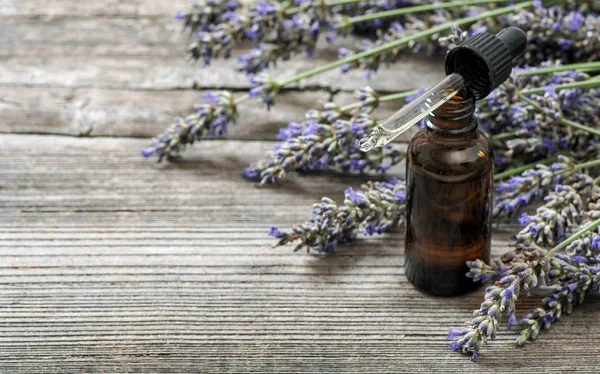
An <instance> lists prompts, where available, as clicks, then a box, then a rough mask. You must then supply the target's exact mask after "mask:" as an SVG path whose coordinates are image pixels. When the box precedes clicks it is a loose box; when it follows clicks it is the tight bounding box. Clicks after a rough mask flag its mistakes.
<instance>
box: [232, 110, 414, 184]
mask: <svg viewBox="0 0 600 374" xmlns="http://www.w3.org/2000/svg"><path fill="white" fill-rule="evenodd" d="M328 104H333V103H328ZM375 125H376V121H375V120H374V119H373V118H372V117H370V116H368V115H366V114H362V115H358V116H355V117H353V118H352V119H351V120H343V119H337V120H336V121H335V122H334V123H332V124H329V123H320V122H315V121H313V120H308V121H307V123H306V124H303V125H300V128H301V130H300V134H298V135H297V136H293V137H290V138H288V139H286V140H285V141H284V142H283V143H281V144H279V145H277V147H276V149H275V150H274V151H272V152H269V153H268V154H267V156H266V158H265V159H264V160H260V161H258V162H255V163H253V164H252V165H250V166H249V167H248V168H246V169H244V172H243V174H244V176H245V177H246V178H248V179H252V180H260V184H261V186H263V185H264V184H266V183H276V182H279V181H281V180H282V179H285V178H286V177H287V175H288V174H289V173H290V172H291V171H307V170H317V169H325V168H331V167H338V168H340V169H342V170H343V171H354V172H359V173H363V172H365V171H367V170H374V171H378V172H382V173H384V172H385V171H387V170H388V169H389V168H390V167H391V166H392V165H395V164H397V163H399V162H400V161H401V160H403V159H404V152H403V151H401V150H400V148H399V147H398V146H397V145H395V144H388V145H386V146H384V147H381V148H378V149H377V150H375V151H374V152H369V153H365V152H361V151H360V150H359V149H358V147H357V145H356V144H357V140H358V139H360V138H361V137H362V136H363V134H365V133H367V132H369V131H370V130H371V129H372V128H373V127H374V126H375ZM288 131H291V130H289V129H288Z"/></svg>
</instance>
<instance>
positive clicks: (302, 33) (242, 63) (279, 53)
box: [185, 0, 391, 74]
mask: <svg viewBox="0 0 600 374" xmlns="http://www.w3.org/2000/svg"><path fill="white" fill-rule="evenodd" d="M356 3H357V4H358V3H360V2H356ZM335 4H336V3H335V2H332V3H319V5H318V7H317V5H316V4H312V2H305V3H304V4H302V7H300V8H290V5H291V3H290V2H287V3H278V2H273V1H269V0H260V1H257V2H255V3H253V4H252V6H251V7H250V9H249V12H248V14H245V13H242V12H233V11H226V12H224V13H223V14H222V15H220V19H221V21H222V22H221V23H210V24H208V25H203V26H202V27H198V25H196V26H195V27H193V29H194V30H197V32H195V33H192V36H193V37H194V38H195V39H196V40H194V41H193V42H192V44H191V45H190V46H189V48H188V52H189V55H190V57H191V58H192V59H193V60H202V61H203V63H204V65H208V64H210V62H211V60H212V59H213V58H215V57H219V56H221V55H222V56H223V57H225V58H228V57H230V55H231V50H232V47H233V45H234V44H237V43H239V42H240V41H241V40H244V39H248V40H252V41H254V42H259V43H260V44H258V45H257V46H256V47H254V49H253V50H252V51H251V52H250V53H248V54H243V55H240V56H239V58H238V63H239V70H242V71H245V72H247V73H250V74H256V73H259V72H260V71H262V70H263V69H265V68H267V67H268V66H270V65H274V64H276V62H277V61H278V60H280V59H283V60H287V59H289V58H290V57H291V55H293V54H295V53H299V52H302V51H304V52H306V54H307V55H308V56H311V57H312V56H313V55H314V51H315V46H316V43H317V40H318V37H319V34H320V31H321V25H324V24H326V23H329V20H328V18H329V15H330V14H331V13H332V12H333V9H335V7H334V6H335ZM329 7H334V8H333V9H328V8H329ZM372 7H373V4H372V5H371V8H372ZM317 8H318V9H317ZM325 9H327V11H323V10H325ZM209 10H212V8H210V9H209ZM378 14H379V13H378V12H375V13H372V14H371V15H369V17H371V18H372V19H378V18H377V17H378V16H377V15H378ZM390 16H391V15H389V14H387V13H386V12H384V14H382V17H390ZM199 17H200V16H199V15H198V14H195V13H194V14H192V15H187V16H186V17H185V20H187V19H192V18H195V19H197V18H199ZM364 21H365V20H360V22H364ZM186 24H187V23H186Z"/></svg>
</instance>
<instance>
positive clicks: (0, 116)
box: [0, 87, 416, 140]
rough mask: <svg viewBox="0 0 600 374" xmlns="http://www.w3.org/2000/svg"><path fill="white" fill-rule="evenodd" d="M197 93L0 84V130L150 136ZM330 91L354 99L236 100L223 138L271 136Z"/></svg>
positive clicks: (298, 95) (313, 95)
mask: <svg viewBox="0 0 600 374" xmlns="http://www.w3.org/2000/svg"><path fill="white" fill-rule="evenodd" d="M203 95H204V92H203V91H195V90H183V91H136V92H132V91H127V90H108V89H69V88H44V89H40V88H34V87H10V88H7V87H4V88H2V87H0V132H3V133H36V134H60V135H75V136H125V137H153V136H155V135H158V134H159V133H162V131H164V130H165V129H166V127H167V126H168V125H169V124H170V123H171V122H172V120H173V117H175V116H179V115H187V114H188V113H191V112H192V108H193V105H194V104H198V103H202V102H204V99H203ZM332 96H333V97H334V101H335V102H338V103H339V104H340V105H345V104H348V103H353V102H355V101H356V99H355V98H354V97H353V96H352V94H350V93H339V94H337V95H331V94H329V93H328V92H325V91H309V92H296V91H282V92H281V93H280V95H279V96H278V98H277V105H276V106H275V107H274V108H273V109H272V110H270V111H267V110H266V109H265V108H264V106H262V105H256V103H246V104H242V105H240V117H239V119H238V121H237V123H236V124H235V125H233V126H231V127H230V131H229V135H228V138H230V139H257V140H258V139H262V140H275V138H276V136H277V133H278V130H279V129H280V128H281V127H283V126H285V125H287V123H288V122H290V121H302V120H303V119H304V114H305V112H306V110H307V109H309V108H318V107H319V105H318V104H319V102H323V101H328V100H329V99H330V98H331V97H332ZM402 104H403V101H400V102H395V103H392V102H390V103H383V104H382V105H381V108H380V109H379V110H377V112H376V115H377V117H379V118H386V117H387V116H388V115H390V114H392V113H393V111H394V110H396V109H398V108H399V107H400V106H401V105H402ZM415 130H416V129H415ZM410 135H411V133H410V132H409V133H407V134H405V136H404V137H403V139H404V140H406V139H408V138H409V137H410Z"/></svg>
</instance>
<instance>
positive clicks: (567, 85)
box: [521, 79, 600, 95]
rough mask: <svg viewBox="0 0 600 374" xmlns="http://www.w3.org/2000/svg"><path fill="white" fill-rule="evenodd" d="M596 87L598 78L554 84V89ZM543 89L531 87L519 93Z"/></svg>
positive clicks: (598, 83)
mask: <svg viewBox="0 0 600 374" xmlns="http://www.w3.org/2000/svg"><path fill="white" fill-rule="evenodd" d="M596 87H600V79H587V80H584V81H580V82H573V83H565V84H558V85H556V86H554V88H555V89H556V91H562V90H568V89H571V88H596ZM545 91H546V89H545V88H544V87H539V88H532V89H529V90H523V91H521V95H534V94H540V93H544V92H545Z"/></svg>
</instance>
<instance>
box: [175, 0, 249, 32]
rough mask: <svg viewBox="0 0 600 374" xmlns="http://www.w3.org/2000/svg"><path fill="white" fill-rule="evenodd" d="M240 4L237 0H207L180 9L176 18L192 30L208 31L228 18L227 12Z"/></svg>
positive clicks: (235, 8)
mask: <svg viewBox="0 0 600 374" xmlns="http://www.w3.org/2000/svg"><path fill="white" fill-rule="evenodd" d="M239 6H240V4H239V2H238V1H237V0H206V1H202V2H196V3H194V4H193V5H192V6H189V7H185V8H182V9H180V10H178V11H177V12H176V13H175V16H174V18H175V19H176V20H178V21H181V23H182V24H183V27H184V29H185V30H188V31H190V32H197V31H208V30H209V29H210V27H211V26H213V25H218V24H220V23H222V22H223V21H224V20H225V19H226V18H227V16H226V14H228V13H229V12H234V11H236V10H237V9H238V8H239Z"/></svg>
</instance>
